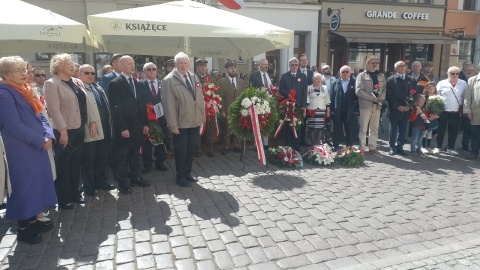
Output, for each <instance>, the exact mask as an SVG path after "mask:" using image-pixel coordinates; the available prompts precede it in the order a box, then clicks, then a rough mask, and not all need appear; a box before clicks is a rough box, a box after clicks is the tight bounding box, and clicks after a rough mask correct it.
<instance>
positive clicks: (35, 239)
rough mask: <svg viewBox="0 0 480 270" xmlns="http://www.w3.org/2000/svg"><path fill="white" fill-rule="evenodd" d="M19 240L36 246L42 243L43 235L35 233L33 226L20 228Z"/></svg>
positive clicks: (18, 232)
mask: <svg viewBox="0 0 480 270" xmlns="http://www.w3.org/2000/svg"><path fill="white" fill-rule="evenodd" d="M37 222H38V221H37ZM52 228H53V227H52ZM17 240H18V241H22V242H25V243H27V244H31V245H34V244H38V243H40V242H42V235H41V234H40V233H39V232H37V231H35V230H34V229H33V228H32V226H28V227H25V228H18V231H17Z"/></svg>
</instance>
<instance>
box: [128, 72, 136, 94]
mask: <svg viewBox="0 0 480 270" xmlns="http://www.w3.org/2000/svg"><path fill="white" fill-rule="evenodd" d="M128 82H129V85H130V90H131V91H132V93H133V96H134V97H135V98H137V95H135V86H134V84H133V78H132V77H130V78H128Z"/></svg>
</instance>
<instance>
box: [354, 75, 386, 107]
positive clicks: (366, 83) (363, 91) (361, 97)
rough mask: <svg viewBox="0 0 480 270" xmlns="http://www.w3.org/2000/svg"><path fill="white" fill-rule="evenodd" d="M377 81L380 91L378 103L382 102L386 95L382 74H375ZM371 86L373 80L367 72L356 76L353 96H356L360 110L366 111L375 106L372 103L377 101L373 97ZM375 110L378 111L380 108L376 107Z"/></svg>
mask: <svg viewBox="0 0 480 270" xmlns="http://www.w3.org/2000/svg"><path fill="white" fill-rule="evenodd" d="M377 79H378V84H379V85H380V90H381V91H382V93H381V94H380V96H379V97H378V99H380V102H383V101H384V100H385V96H386V94H387V89H386V87H387V81H386V80H385V76H384V75H383V74H382V73H378V74H377ZM373 86H374V85H373V80H372V78H371V77H370V74H369V73H368V72H367V71H364V72H361V73H359V74H358V76H357V80H356V81H355V94H357V97H358V104H359V106H360V108H366V109H367V108H372V107H373V105H375V104H374V102H376V101H377V98H376V97H375V96H374V95H373V89H374V88H373ZM377 109H379V110H380V109H381V106H377Z"/></svg>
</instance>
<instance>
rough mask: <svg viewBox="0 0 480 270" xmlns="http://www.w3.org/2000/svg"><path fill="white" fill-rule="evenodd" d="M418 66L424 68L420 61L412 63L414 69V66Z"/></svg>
mask: <svg viewBox="0 0 480 270" xmlns="http://www.w3.org/2000/svg"><path fill="white" fill-rule="evenodd" d="M416 64H419V65H420V66H422V63H420V61H414V62H413V63H412V67H413V66H414V65H416Z"/></svg>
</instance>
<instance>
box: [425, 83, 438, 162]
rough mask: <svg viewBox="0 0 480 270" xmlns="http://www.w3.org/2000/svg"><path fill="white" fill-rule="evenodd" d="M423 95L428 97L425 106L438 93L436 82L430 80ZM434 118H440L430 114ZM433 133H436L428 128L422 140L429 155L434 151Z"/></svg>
mask: <svg viewBox="0 0 480 270" xmlns="http://www.w3.org/2000/svg"><path fill="white" fill-rule="evenodd" d="M423 95H424V96H425V99H426V102H425V107H426V106H427V105H428V99H429V98H430V97H432V96H436V95H437V87H436V86H435V83H434V82H429V83H427V85H425V90H423ZM427 113H428V111H427ZM434 119H438V115H437V114H429V120H434ZM433 133H434V130H427V131H426V132H425V136H424V137H425V138H424V139H423V141H422V143H423V147H424V148H425V149H426V150H427V154H428V155H432V154H433V152H434V151H433V149H432V147H431V144H432V137H433V135H434V134H433Z"/></svg>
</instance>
